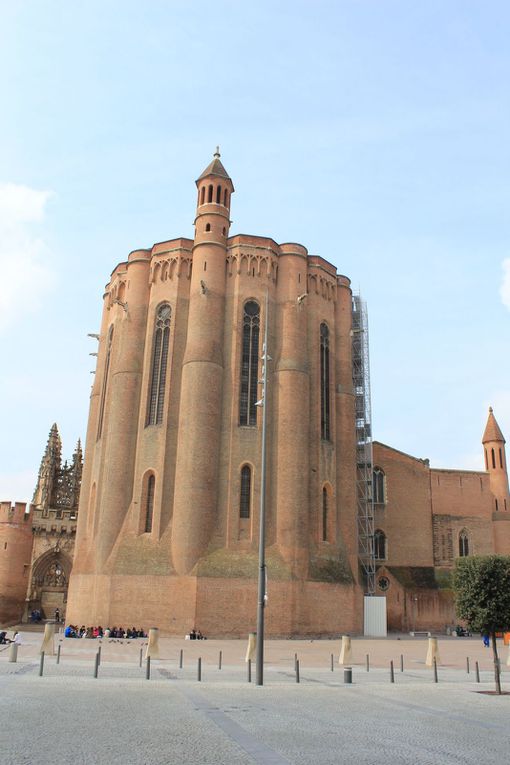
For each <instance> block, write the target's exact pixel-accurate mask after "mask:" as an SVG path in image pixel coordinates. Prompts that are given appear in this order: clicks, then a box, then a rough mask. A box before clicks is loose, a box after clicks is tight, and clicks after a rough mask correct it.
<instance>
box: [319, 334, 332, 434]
mask: <svg viewBox="0 0 510 765" xmlns="http://www.w3.org/2000/svg"><path fill="white" fill-rule="evenodd" d="M320 351H321V360H320V363H321V438H322V439H323V440H324V441H329V437H330V422H329V329H328V327H327V324H321V329H320Z"/></svg>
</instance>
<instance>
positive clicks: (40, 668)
mask: <svg viewBox="0 0 510 765" xmlns="http://www.w3.org/2000/svg"><path fill="white" fill-rule="evenodd" d="M43 672H44V651H42V653H41V660H40V662H39V677H42V676H43Z"/></svg>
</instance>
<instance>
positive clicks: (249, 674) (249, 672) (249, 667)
mask: <svg viewBox="0 0 510 765" xmlns="http://www.w3.org/2000/svg"><path fill="white" fill-rule="evenodd" d="M248 682H249V683H251V659H248Z"/></svg>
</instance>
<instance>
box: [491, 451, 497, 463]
mask: <svg viewBox="0 0 510 765" xmlns="http://www.w3.org/2000/svg"><path fill="white" fill-rule="evenodd" d="M491 457H492V467H493V468H495V467H496V455H495V454H494V449H491Z"/></svg>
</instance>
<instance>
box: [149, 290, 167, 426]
mask: <svg viewBox="0 0 510 765" xmlns="http://www.w3.org/2000/svg"><path fill="white" fill-rule="evenodd" d="M171 318H172V309H171V308H170V306H169V305H168V303H163V305H160V306H159V308H158V311H157V314H156V326H155V329H154V342H153V346H152V363H151V377H150V387H149V398H148V401H147V421H146V425H160V424H161V423H162V422H163V404H164V402H165V383H166V366H167V359H168V346H169V343H170V320H171Z"/></svg>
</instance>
